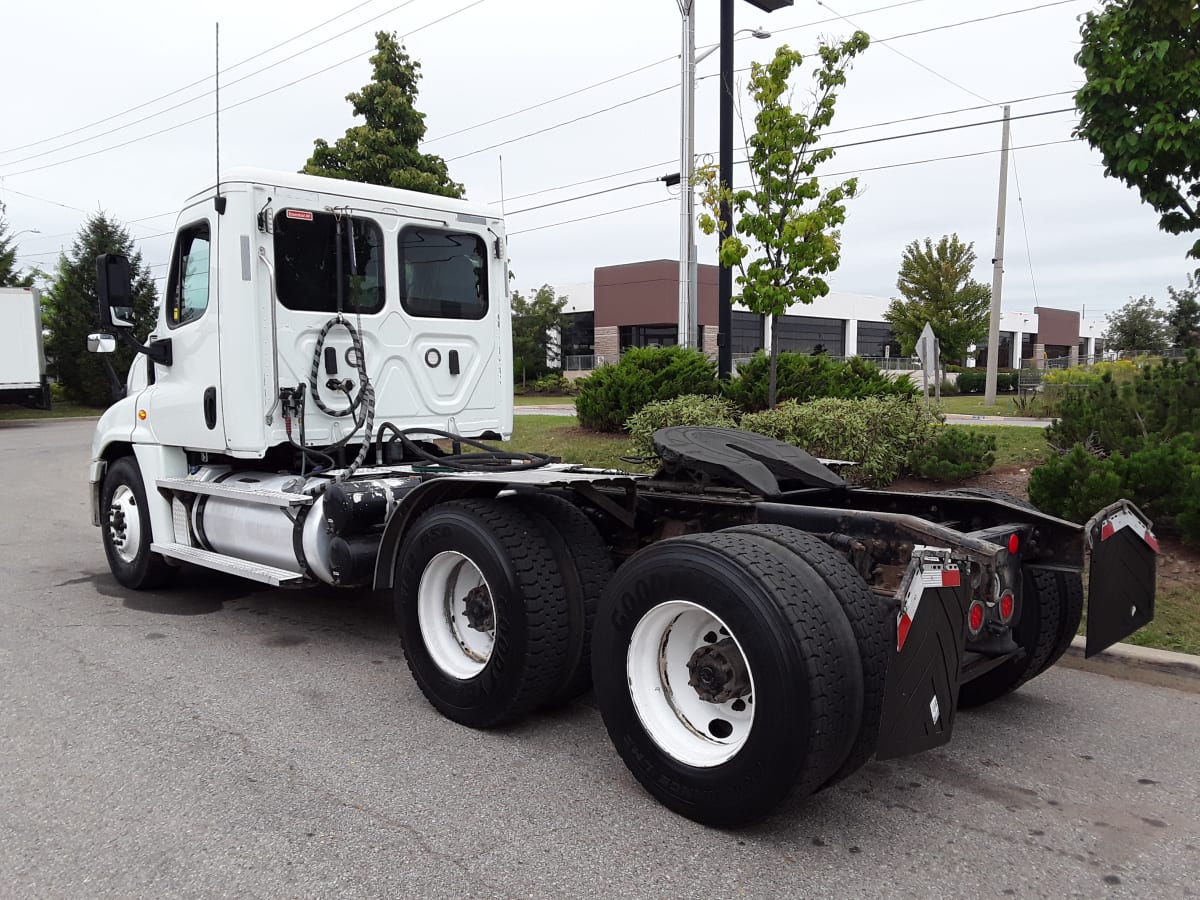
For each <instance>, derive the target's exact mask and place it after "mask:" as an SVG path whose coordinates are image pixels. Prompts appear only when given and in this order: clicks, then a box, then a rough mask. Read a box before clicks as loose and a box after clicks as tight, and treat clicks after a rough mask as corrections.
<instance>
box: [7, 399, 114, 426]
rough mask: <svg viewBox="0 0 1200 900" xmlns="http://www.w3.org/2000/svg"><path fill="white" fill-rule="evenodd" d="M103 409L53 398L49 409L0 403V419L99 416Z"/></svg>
mask: <svg viewBox="0 0 1200 900" xmlns="http://www.w3.org/2000/svg"><path fill="white" fill-rule="evenodd" d="M103 412H104V410H103V409H97V408H96V407H94V406H82V405H81V404H78V403H71V402H69V401H67V400H55V401H53V402H52V403H51V404H50V408H49V409H28V408H27V407H24V406H10V405H8V404H0V421H6V420H12V419H63V418H76V417H82V416H99V415H100V414H101V413H103Z"/></svg>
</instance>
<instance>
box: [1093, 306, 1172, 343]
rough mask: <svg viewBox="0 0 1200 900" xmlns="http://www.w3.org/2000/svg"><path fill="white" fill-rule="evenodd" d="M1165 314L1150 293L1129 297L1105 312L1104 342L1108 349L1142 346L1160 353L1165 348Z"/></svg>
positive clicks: (1167, 341)
mask: <svg viewBox="0 0 1200 900" xmlns="http://www.w3.org/2000/svg"><path fill="white" fill-rule="evenodd" d="M1169 343H1170V339H1169V337H1168V335H1167V323H1166V317H1165V316H1164V315H1163V313H1162V311H1161V310H1160V309H1158V308H1157V307H1156V306H1155V305H1154V298H1153V297H1138V298H1137V299H1136V300H1135V299H1134V298H1132V297H1130V298H1129V302H1128V303H1126V304H1125V305H1124V306H1122V307H1121V308H1120V309H1118V310H1117V311H1116V312H1115V313H1110V314H1109V316H1108V328H1106V329H1105V330H1104V346H1105V347H1107V348H1109V349H1112V350H1145V351H1147V352H1149V353H1161V352H1162V351H1163V350H1165V349H1166V348H1167V344H1169Z"/></svg>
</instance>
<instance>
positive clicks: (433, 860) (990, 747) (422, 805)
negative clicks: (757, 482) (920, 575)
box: [0, 421, 1200, 898]
mask: <svg viewBox="0 0 1200 900" xmlns="http://www.w3.org/2000/svg"><path fill="white" fill-rule="evenodd" d="M91 427H92V423H91V422H70V421H67V422H29V423H13V422H0V462H2V463H3V466H2V468H0V482H2V484H3V494H4V498H5V502H4V506H3V509H4V513H3V516H2V517H0V553H2V554H3V564H4V566H3V571H4V573H5V575H6V577H5V580H4V584H3V590H2V591H0V622H2V623H3V625H2V627H0V660H2V662H0V760H2V762H0V773H2V777H0V885H2V886H3V887H2V888H0V893H2V894H3V896H5V897H14V898H15V897H21V898H23V897H36V898H51V897H70V898H79V897H94V896H120V897H148V898H149V897H153V898H161V897H210V896H230V897H234V896H236V897H271V898H276V897H310V896H314V897H360V896H361V897H398V896H422V897H505V896H514V897H515V896H543V897H544V896H554V897H561V896H583V895H598V894H603V895H606V896H613V897H647V896H662V897H726V896H743V895H745V896H754V897H761V896H770V895H787V896H792V897H879V896H886V897H921V898H926V897H939V896H946V897H950V896H958V897H962V896H971V897H974V896H1020V897H1031V896H1038V897H1064V896H1087V897H1097V896H1103V897H1108V896H1112V897H1133V896H1137V897H1151V896H1154V897H1183V896H1195V895H1196V894H1197V891H1198V888H1197V883H1196V882H1197V879H1196V876H1197V872H1200V849H1198V848H1200V821H1198V811H1200V805H1198V798H1200V770H1198V767H1197V764H1196V761H1197V744H1198V739H1197V735H1200V695H1196V694H1185V693H1180V692H1175V691H1172V690H1170V689H1166V688H1155V687H1148V686H1145V685H1139V684H1134V683H1131V682H1124V681H1117V680H1112V679H1109V678H1107V677H1104V676H1100V675H1091V674H1087V673H1083V672H1076V671H1067V670H1054V671H1051V672H1050V673H1048V674H1047V675H1045V676H1043V677H1042V678H1040V679H1038V680H1037V681H1035V682H1033V683H1032V684H1030V685H1028V686H1027V687H1026V688H1025V689H1023V690H1022V691H1020V692H1019V693H1018V694H1017V695H1015V696H1013V697H1011V698H1009V699H1006V700H1003V701H1001V702H998V703H996V704H994V705H993V706H992V707H990V708H988V709H986V710H984V711H982V712H977V713H975V714H970V715H968V714H962V715H960V717H959V720H958V722H957V725H956V736H955V739H954V741H953V742H952V743H951V744H950V745H948V746H947V747H944V748H942V749H941V750H939V751H935V752H931V753H928V754H925V755H923V756H920V757H915V758H911V759H908V760H903V761H898V762H889V763H882V764H870V765H868V766H867V767H866V768H865V769H864V770H863V771H862V772H861V773H859V774H858V775H856V776H855V777H853V778H851V779H849V780H847V781H846V782H844V783H843V784H842V785H840V786H838V787H836V788H833V789H831V790H829V791H827V792H825V793H823V794H821V795H819V796H817V797H816V798H813V799H811V800H809V801H808V802H807V803H805V804H803V805H793V806H791V807H789V808H788V809H786V810H784V811H783V812H782V813H780V814H779V815H777V816H775V817H774V818H772V819H771V820H770V821H768V822H767V823H765V824H763V825H760V826H758V827H755V828H753V829H750V830H747V831H743V832H740V833H739V832H723V831H715V830H710V829H706V828H703V827H700V826H697V825H695V824H693V823H692V822H689V821H687V820H684V819H681V818H678V817H676V816H674V815H673V814H671V813H669V812H667V811H666V810H665V809H663V808H662V807H660V806H659V805H658V804H657V803H655V802H654V801H653V800H651V799H650V798H649V797H648V796H647V795H646V794H644V793H643V792H642V791H641V789H640V788H639V787H638V785H637V784H636V783H635V782H634V781H633V780H632V778H631V777H630V776H629V775H628V774H627V773H626V771H625V769H624V767H623V766H622V764H621V762H620V760H619V759H618V758H617V756H616V753H615V752H614V751H613V750H612V749H611V747H610V746H609V744H608V741H607V738H606V735H605V733H604V729H603V725H602V724H601V721H600V717H599V715H598V714H597V712H596V711H595V709H594V708H593V707H592V705H591V700H590V696H589V697H587V698H585V699H584V700H582V701H581V702H578V703H576V704H575V705H573V706H570V707H569V708H567V709H565V710H562V711H560V712H558V713H556V714H554V715H539V716H535V717H533V718H531V719H529V720H528V721H526V722H524V723H523V724H521V725H519V726H517V727H513V728H509V729H506V730H503V731H498V732H492V733H479V732H473V731H469V730H467V729H464V728H461V727H459V726H457V725H454V724H451V723H450V722H448V721H446V720H445V719H442V718H440V717H439V716H438V715H437V714H435V713H434V712H433V710H432V709H431V708H430V707H429V706H427V705H426V703H425V702H424V701H423V699H422V698H421V696H420V694H419V693H418V691H417V689H416V687H415V686H414V684H413V681H412V679H411V678H410V677H409V675H408V672H407V670H406V669H405V666H404V663H403V661H402V659H401V656H400V651H399V647H398V644H397V641H396V639H395V637H394V633H393V628H392V624H391V617H390V612H389V609H388V604H387V602H386V599H384V598H380V597H376V596H373V595H370V594H344V593H339V592H335V591H332V590H312V591H292V592H286V591H278V590H267V589H259V588H258V587H257V586H252V585H250V584H248V583H243V582H239V581H236V580H234V579H230V578H225V577H218V576H215V575H209V574H205V573H202V572H198V571H189V572H188V573H187V577H185V578H183V579H182V583H181V584H180V585H179V586H177V587H176V588H175V589H174V590H172V591H171V592H169V593H161V594H159V593H147V594H137V593H132V592H127V591H124V590H122V589H120V588H119V587H118V586H117V585H116V583H115V582H114V581H113V580H112V578H111V577H110V576H109V574H108V570H107V567H106V565H105V561H104V554H103V552H102V550H101V548H100V542H99V535H98V533H97V531H96V530H95V529H93V528H92V527H91V525H90V524H89V522H88V507H87V497H86V488H85V480H86V475H85V472H86V469H85V466H86V462H87V457H88V446H89V438H90V431H91Z"/></svg>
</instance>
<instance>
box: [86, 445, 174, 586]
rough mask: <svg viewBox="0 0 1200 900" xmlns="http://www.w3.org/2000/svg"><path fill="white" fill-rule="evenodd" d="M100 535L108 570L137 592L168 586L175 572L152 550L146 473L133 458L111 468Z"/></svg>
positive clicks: (106, 479) (105, 485)
mask: <svg viewBox="0 0 1200 900" xmlns="http://www.w3.org/2000/svg"><path fill="white" fill-rule="evenodd" d="M100 533H101V536H102V537H101V540H102V541H103V543H104V555H105V556H106V557H108V567H109V569H111V570H112V573H113V576H114V577H115V578H116V579H117V581H118V582H120V583H121V584H123V585H124V586H125V587H127V588H132V589H133V590H135V591H146V590H152V589H154V588H159V587H163V586H165V585H166V584H167V583H168V582H170V580H171V579H172V578H173V577H174V575H175V569H174V568H173V567H172V566H170V565H169V564H168V563H167V561H166V560H165V559H164V558H163V557H162V556H160V555H159V554H157V553H153V552H151V550H150V544H151V543H152V542H153V540H154V536H153V532H152V531H151V527H150V507H149V505H148V504H147V503H146V488H145V486H144V485H143V483H142V470H141V467H140V466H139V465H138V464H137V460H136V459H134V458H133V457H132V456H122V457H121V458H120V459H116V460H114V461H113V462H112V463H110V464H109V466H108V470H107V471H106V472H105V475H104V483H103V485H102V486H101V488H100Z"/></svg>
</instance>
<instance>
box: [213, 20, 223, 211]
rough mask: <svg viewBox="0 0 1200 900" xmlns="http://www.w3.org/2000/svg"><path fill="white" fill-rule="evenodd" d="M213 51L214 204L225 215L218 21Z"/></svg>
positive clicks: (219, 26) (219, 29) (219, 32)
mask: <svg viewBox="0 0 1200 900" xmlns="http://www.w3.org/2000/svg"><path fill="white" fill-rule="evenodd" d="M213 51H214V55H215V60H214V62H215V65H214V68H213V82H214V86H215V88H216V91H215V93H216V120H217V134H216V140H217V195H216V197H214V198H213V206H214V207H215V208H216V210H217V215H219V216H223V215H225V198H224V197H222V196H221V23H220V22H217V23H216V33H215V37H214V39H213Z"/></svg>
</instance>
